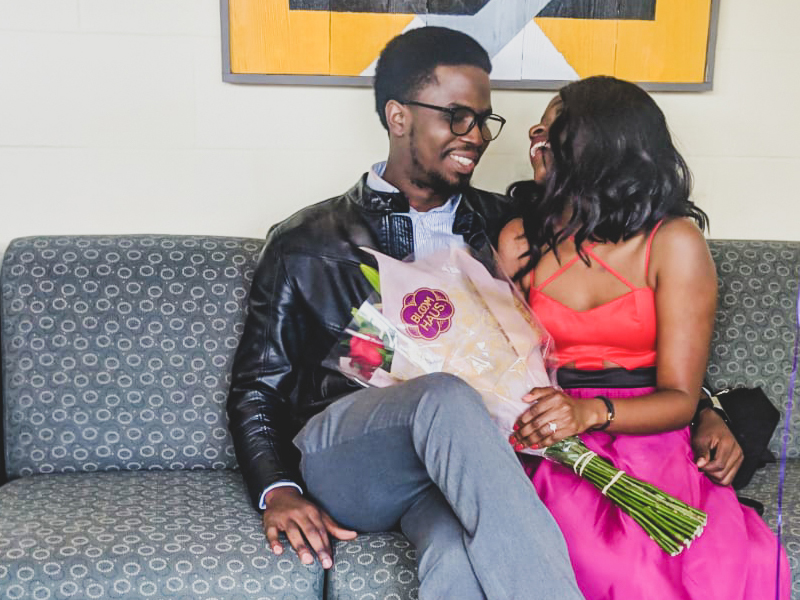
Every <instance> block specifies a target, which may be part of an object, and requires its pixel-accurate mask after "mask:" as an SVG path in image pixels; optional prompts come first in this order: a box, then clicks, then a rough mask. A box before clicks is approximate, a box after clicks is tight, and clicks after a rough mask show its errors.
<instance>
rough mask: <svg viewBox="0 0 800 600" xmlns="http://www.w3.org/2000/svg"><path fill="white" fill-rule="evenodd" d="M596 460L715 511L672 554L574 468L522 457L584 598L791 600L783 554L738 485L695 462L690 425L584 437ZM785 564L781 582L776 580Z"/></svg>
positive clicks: (608, 392)
mask: <svg viewBox="0 0 800 600" xmlns="http://www.w3.org/2000/svg"><path fill="white" fill-rule="evenodd" d="M652 391H653V388H638V389H605V388H603V389H594V388H580V389H572V390H569V394H570V395H572V396H574V397H576V398H592V397H595V396H597V395H603V396H607V397H609V398H625V397H634V396H639V395H643V394H646V393H650V392H652ZM580 437H581V439H582V440H583V441H584V442H585V443H586V445H587V446H588V447H589V448H590V449H591V450H593V451H595V452H596V453H597V454H598V455H600V456H602V457H604V458H606V459H608V460H609V461H611V462H612V463H613V464H614V465H615V466H616V467H618V468H620V469H623V470H625V471H626V472H627V473H628V474H630V475H632V476H634V477H637V478H639V479H642V480H644V481H647V482H649V483H652V484H654V485H656V486H657V487H659V488H660V489H662V490H663V491H665V492H667V493H669V494H672V495H673V496H675V497H677V498H680V499H681V500H683V501H684V502H686V503H687V504H689V505H691V506H694V507H696V508H699V509H700V510H702V511H705V512H706V513H707V514H708V524H707V526H706V528H705V529H704V531H703V533H702V535H701V536H700V537H699V538H698V539H696V540H695V541H694V542H693V543H692V545H691V547H690V548H687V549H686V550H684V551H683V552H682V553H681V554H679V555H678V556H675V557H671V556H669V555H668V554H667V553H665V552H664V551H663V550H661V548H660V547H659V546H658V545H656V543H655V542H653V541H652V540H651V539H650V538H649V537H648V536H647V534H646V533H645V532H644V530H642V528H641V527H639V525H638V524H637V523H636V522H634V521H633V520H632V519H631V518H630V517H628V515H626V514H625V513H623V512H622V511H621V510H620V509H619V508H617V506H616V505H614V504H613V503H612V502H611V501H610V500H608V499H607V498H606V497H605V496H603V495H602V494H601V493H600V492H599V490H597V488H595V487H594V486H593V485H592V484H590V483H588V482H587V481H585V480H583V479H581V478H579V477H578V476H577V475H575V474H574V473H573V472H572V470H571V469H567V468H565V467H563V466H561V465H558V464H556V463H554V462H551V461H548V460H542V459H538V458H535V457H530V456H527V455H522V456H521V460H522V463H523V466H524V468H525V471H526V473H528V475H529V476H530V478H531V481H532V482H533V484H534V486H535V487H536V491H537V492H538V494H539V497H541V499H542V501H543V502H544V503H545V505H546V506H547V507H548V509H549V510H550V512H551V513H552V514H553V516H554V517H555V519H556V521H557V522H558V524H559V526H560V527H561V531H562V532H563V534H564V538H565V539H566V542H567V547H568V548H569V554H570V559H571V561H572V566H573V568H574V570H575V575H576V577H577V580H578V585H579V586H580V588H581V591H582V592H583V594H584V595H585V596H586V599H587V600H633V599H640V598H646V599H647V600H762V599H764V600H772V599H773V598H775V597H776V585H777V586H778V587H779V589H780V595H779V598H781V599H782V600H788V599H789V595H790V579H791V578H790V573H789V564H788V560H787V558H786V552H785V551H784V550H783V548H780V550H779V548H778V543H777V539H776V536H775V535H774V534H773V533H772V531H771V530H770V529H769V527H768V526H767V524H766V523H765V522H764V521H763V520H762V519H761V517H759V516H758V514H757V513H756V512H755V511H754V510H753V509H751V508H748V507H746V506H742V505H741V504H739V501H738V500H737V498H736V494H735V493H734V491H733V488H731V487H730V486H725V487H723V486H720V485H716V484H714V483H713V482H712V481H711V480H710V479H709V478H708V477H706V476H705V475H704V474H703V473H701V472H700V471H698V469H697V467H696V466H695V464H694V461H693V459H692V449H691V446H690V433H689V429H688V428H684V429H681V430H679V431H670V432H666V433H659V434H655V435H614V434H609V433H605V432H602V431H598V432H591V433H584V434H581V436H580ZM778 561H780V564H781V568H780V573H781V577H780V582H779V583H776V572H777V563H778Z"/></svg>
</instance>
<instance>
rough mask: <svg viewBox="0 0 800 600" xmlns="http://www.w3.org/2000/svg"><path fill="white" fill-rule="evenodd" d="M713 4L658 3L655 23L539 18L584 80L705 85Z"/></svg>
mask: <svg viewBox="0 0 800 600" xmlns="http://www.w3.org/2000/svg"><path fill="white" fill-rule="evenodd" d="M710 18H711V0H659V1H658V2H656V18H655V20H654V21H644V20H641V21H639V20H632V19H630V20H629V19H620V20H614V19H561V18H558V19H556V18H550V17H541V18H536V19H535V21H536V23H537V25H539V27H540V28H541V29H542V31H543V32H544V33H545V35H546V36H547V37H548V38H549V39H550V41H551V42H553V45H554V46H555V47H556V48H557V49H558V51H559V52H561V54H563V55H564V58H565V59H566V60H567V62H568V63H569V64H570V65H571V66H572V68H574V69H575V71H577V73H578V75H580V76H581V77H587V76H589V75H616V76H617V77H620V78H622V79H629V80H632V81H642V82H645V81H648V82H681V83H702V82H703V81H704V80H705V65H706V46H707V43H708V30H709V22H710Z"/></svg>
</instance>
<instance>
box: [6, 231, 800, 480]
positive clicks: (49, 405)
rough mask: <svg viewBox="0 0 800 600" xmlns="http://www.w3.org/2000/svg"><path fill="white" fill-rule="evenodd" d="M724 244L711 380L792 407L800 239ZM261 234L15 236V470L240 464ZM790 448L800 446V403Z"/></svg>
mask: <svg viewBox="0 0 800 600" xmlns="http://www.w3.org/2000/svg"><path fill="white" fill-rule="evenodd" d="M709 244H710V247H711V253H712V256H713V257H714V260H715V262H716V264H717V271H718V274H719V310H718V312H717V322H716V327H715V331H714V338H713V344H712V354H711V361H710V365H709V376H710V379H711V383H712V385H714V386H715V387H725V386H735V385H747V386H755V385H759V386H761V387H762V388H763V389H764V391H765V392H766V393H767V395H768V396H769V398H770V399H771V400H772V402H773V403H775V404H776V406H778V407H779V408H780V410H781V412H782V414H784V415H785V414H786V408H787V407H786V404H787V400H788V389H787V387H788V382H789V376H790V373H791V367H792V351H793V346H794V339H795V323H796V304H795V303H796V300H797V285H798V279H799V278H800V242H759V241H737V240H711V241H710V242H709ZM261 246H262V241H260V240H253V239H238V238H218V237H217V238H212V237H187V236H104V237H92V236H86V237H77V236H76V237H35V238H21V239H17V240H14V241H13V242H12V243H11V244H10V246H9V248H8V250H7V252H6V255H5V258H4V261H3V268H2V273H0V283H2V311H1V312H0V319H2V329H1V335H2V337H1V343H2V346H1V347H0V353H1V354H2V365H3V378H2V380H3V405H4V406H3V417H4V422H5V423H4V425H5V427H4V429H5V438H6V439H5V452H6V458H7V471H8V474H9V476H10V477H18V476H21V475H29V474H33V473H46V472H71V471H82V470H83V471H91V470H116V469H184V468H231V467H233V466H234V465H235V457H234V454H233V448H232V445H231V440H230V436H229V434H228V431H227V426H226V420H225V398H226V393H227V388H228V385H229V377H230V363H231V360H232V358H233V352H234V350H235V348H236V345H237V343H238V339H239V336H240V335H241V327H242V319H243V311H244V306H245V304H246V299H247V294H248V290H249V286H250V280H251V278H252V273H253V269H254V266H255V261H256V259H257V256H258V252H259V251H260V249H261ZM798 387H800V386H798ZM797 392H798V390H797V389H796V390H795V394H796V396H797ZM783 423H784V421H783V418H782V419H781V424H780V425H779V427H778V431H777V432H776V434H775V436H773V439H772V444H771V448H772V450H773V451H777V450H779V449H780V440H781V433H782V431H783ZM789 455H790V456H792V457H800V408H798V409H797V410H796V411H795V413H794V419H793V420H792V424H791V428H790V442H789Z"/></svg>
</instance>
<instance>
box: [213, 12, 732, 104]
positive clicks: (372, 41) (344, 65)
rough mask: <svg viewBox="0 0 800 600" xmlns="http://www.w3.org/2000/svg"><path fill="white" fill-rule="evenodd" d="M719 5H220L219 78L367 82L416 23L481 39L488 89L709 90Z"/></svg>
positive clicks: (246, 81) (236, 81)
mask: <svg viewBox="0 0 800 600" xmlns="http://www.w3.org/2000/svg"><path fill="white" fill-rule="evenodd" d="M718 11H719V0H221V13H222V46H223V47H222V51H223V79H224V80H225V81H229V82H232V83H287V84H316V85H370V84H371V83H372V79H371V75H372V74H373V72H374V69H375V62H376V60H377V58H378V55H379V54H380V51H381V50H382V49H383V47H384V46H385V45H386V42H388V41H389V40H390V39H391V38H393V37H394V36H396V35H398V34H399V33H401V32H403V31H406V30H408V29H411V28H414V27H422V26H425V25H441V26H444V27H450V28H452V29H458V30H461V31H464V32H465V33H468V34H469V35H471V36H472V37H474V38H475V39H477V40H478V41H479V42H480V43H481V45H483V47H484V48H486V49H487V51H488V52H489V55H490V56H491V58H492V65H493V70H492V85H493V87H494V88H495V89H512V88H518V89H554V88H558V87H561V86H562V85H563V84H564V82H565V81H573V80H575V79H578V78H581V77H587V76H589V75H614V76H616V77H620V78H622V79H628V80H630V81H635V82H638V83H640V84H642V85H643V86H644V87H646V88H647V89H651V90H707V89H710V88H711V84H712V79H713V77H712V76H713V66H714V44H715V40H716V22H717V13H718Z"/></svg>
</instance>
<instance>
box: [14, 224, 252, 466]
mask: <svg viewBox="0 0 800 600" xmlns="http://www.w3.org/2000/svg"><path fill="white" fill-rule="evenodd" d="M261 245H262V244H261V242H260V241H258V240H247V239H235V238H205V237H204V238H198V237H188V236H109V237H78V236H76V237H37V238H21V239H17V240H14V241H12V242H11V244H10V246H9V248H8V251H7V252H6V255H5V258H4V261H3V270H2V310H3V313H2V358H3V402H4V420H5V438H6V451H7V459H8V462H7V469H8V474H9V476H10V477H11V478H14V477H18V476H23V475H30V474H33V473H59V472H73V471H102V470H120V469H127V470H134V469H151V468H157V469H184V468H186V469H192V468H214V469H224V468H232V467H233V466H235V457H234V453H233V447H232V444H231V440H230V435H229V433H228V429H227V425H226V420H225V400H226V395H227V390H228V386H229V379H230V376H229V373H230V363H231V360H232V357H233V353H234V352H235V349H236V346H237V344H238V340H239V336H240V335H241V329H242V322H243V311H244V306H245V303H246V299H247V295H248V291H249V287H250V280H251V279H252V273H253V268H254V265H255V261H256V259H257V255H258V252H259V250H260V248H261Z"/></svg>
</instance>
